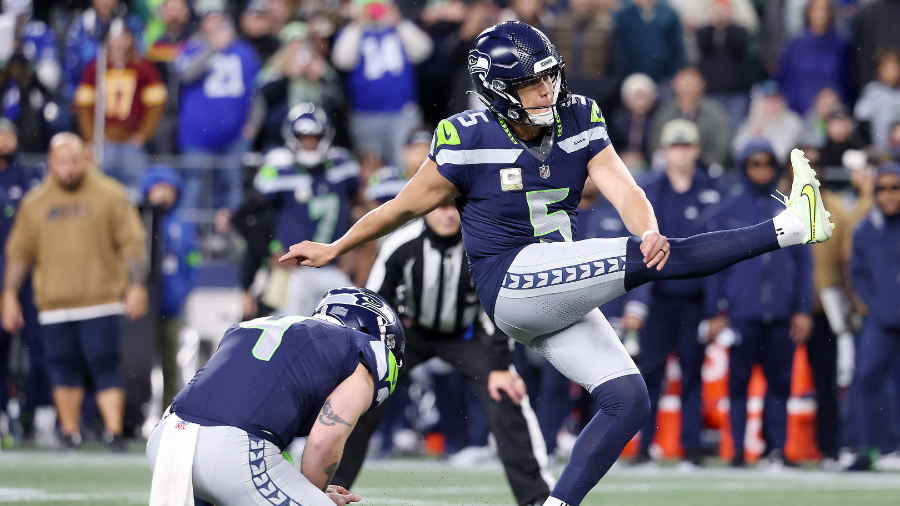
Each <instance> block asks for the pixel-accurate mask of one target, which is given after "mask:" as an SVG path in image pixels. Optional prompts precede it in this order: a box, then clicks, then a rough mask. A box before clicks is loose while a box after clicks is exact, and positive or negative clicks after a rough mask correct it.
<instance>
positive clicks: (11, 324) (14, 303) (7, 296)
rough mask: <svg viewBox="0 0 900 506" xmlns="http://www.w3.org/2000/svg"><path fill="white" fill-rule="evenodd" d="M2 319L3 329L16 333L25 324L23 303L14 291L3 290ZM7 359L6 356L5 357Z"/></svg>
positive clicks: (0, 316) (0, 319)
mask: <svg viewBox="0 0 900 506" xmlns="http://www.w3.org/2000/svg"><path fill="white" fill-rule="evenodd" d="M0 312H2V314H0V321H2V322H3V330H5V331H6V332H8V333H10V334H15V333H17V332H18V331H19V329H21V328H22V327H24V326H25V318H23V317H22V305H21V304H19V298H18V296H17V295H16V294H14V293H7V292H3V307H2V309H0ZM3 358H4V359H6V357H3Z"/></svg>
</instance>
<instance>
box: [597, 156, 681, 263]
mask: <svg viewBox="0 0 900 506" xmlns="http://www.w3.org/2000/svg"><path fill="white" fill-rule="evenodd" d="M587 169H588V174H589V175H590V177H591V181H593V182H594V184H595V185H597V188H598V189H599V190H600V193H602V194H603V196H604V197H606V198H607V199H608V200H609V201H610V202H611V203H612V205H613V206H614V207H615V208H616V211H618V212H619V216H621V217H622V221H623V222H624V223H625V227H627V228H628V231H629V232H631V233H632V234H634V235H635V236H637V237H640V238H641V241H642V242H641V253H643V254H644V263H645V264H647V267H648V268H649V267H653V266H656V268H657V270H661V269H662V268H663V266H664V265H665V264H666V258H667V256H668V254H669V242H668V240H667V239H666V238H665V237H664V236H662V235H660V234H659V224H658V223H657V222H656V215H655V214H654V213H653V206H652V205H650V201H649V200H647V196H646V195H645V194H644V190H642V189H641V187H640V186H638V185H637V183H636V182H635V181H634V177H632V175H631V172H629V171H628V167H626V166H625V163H623V162H622V159H621V158H619V155H618V154H617V153H616V150H615V149H613V147H612V145H609V146H607V147H605V148H604V149H603V151H600V152H599V153H597V155H596V156H594V157H593V158H591V161H589V162H588V166H587ZM647 231H650V233H649V234H647V233H646V232H647Z"/></svg>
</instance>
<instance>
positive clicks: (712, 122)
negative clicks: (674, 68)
mask: <svg viewBox="0 0 900 506" xmlns="http://www.w3.org/2000/svg"><path fill="white" fill-rule="evenodd" d="M672 90H673V91H674V92H675V99H674V100H671V101H670V102H669V103H667V104H664V105H662V106H661V107H660V108H659V111H657V113H656V115H655V117H654V120H653V130H652V135H651V138H650V149H651V150H652V151H656V148H657V147H659V144H660V142H659V141H660V135H661V133H662V127H663V125H665V124H666V123H668V122H669V121H671V120H673V119H677V118H681V119H686V120H689V121H692V122H693V123H694V124H696V125H697V129H698V130H699V131H700V159H701V160H703V162H704V163H705V164H707V165H712V164H715V163H717V164H719V165H725V163H727V162H728V160H729V158H730V156H729V152H728V140H729V132H730V129H729V127H728V114H727V113H726V112H725V109H723V108H722V106H721V105H719V103H718V102H715V101H713V100H711V99H710V98H708V97H706V96H705V93H706V82H705V81H704V79H703V74H701V73H700V71H699V70H698V69H697V67H686V68H683V69H681V70H680V71H679V72H678V74H676V75H675V77H674V78H673V79H672Z"/></svg>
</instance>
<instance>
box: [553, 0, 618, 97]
mask: <svg viewBox="0 0 900 506" xmlns="http://www.w3.org/2000/svg"><path fill="white" fill-rule="evenodd" d="M611 8H612V2H611V1H610V0H572V1H570V2H569V9H568V10H567V11H565V12H564V13H563V14H562V15H560V16H558V17H557V18H556V20H555V21H554V23H553V27H552V29H551V30H550V31H549V32H548V35H549V36H550V40H552V41H553V43H554V44H556V48H557V49H558V50H559V54H561V55H562V57H563V58H564V59H565V60H566V85H567V86H568V88H569V91H571V92H573V93H579V94H581V95H587V96H589V97H591V98H593V99H595V100H597V103H599V104H600V105H601V107H605V106H606V105H608V104H610V102H614V101H615V98H616V97H615V94H616V91H617V90H616V88H617V86H618V79H619V78H618V77H617V76H615V62H614V60H615V58H614V56H615V53H616V49H614V47H613V38H612V34H613V24H612V15H611V13H610V9H611Z"/></svg>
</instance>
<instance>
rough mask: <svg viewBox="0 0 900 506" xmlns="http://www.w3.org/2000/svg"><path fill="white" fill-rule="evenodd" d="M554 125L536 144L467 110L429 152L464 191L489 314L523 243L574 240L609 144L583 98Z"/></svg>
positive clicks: (471, 249) (445, 124)
mask: <svg viewBox="0 0 900 506" xmlns="http://www.w3.org/2000/svg"><path fill="white" fill-rule="evenodd" d="M548 128H551V129H552V131H551V132H549V133H548V134H547V135H546V136H545V137H547V136H549V137H550V139H546V138H545V139H544V141H543V143H542V144H541V145H540V146H536V147H532V146H528V145H525V144H524V143H523V142H522V141H521V140H520V139H518V138H516V137H515V136H514V135H513V134H512V131H511V130H510V129H509V125H508V124H507V123H506V122H505V121H504V120H503V119H502V118H500V117H499V116H495V115H493V114H492V113H490V112H489V111H487V110H482V111H465V112H462V113H460V114H457V115H455V116H452V117H450V118H448V119H445V120H443V121H441V123H440V124H439V125H438V127H437V129H436V131H435V134H434V138H433V139H432V142H431V151H430V152H429V154H428V157H429V158H430V159H431V160H433V161H434V162H435V163H436V164H437V168H438V172H440V173H441V175H442V176H444V177H445V178H447V180H449V181H450V182H451V183H453V184H454V185H455V186H456V187H457V188H458V189H459V192H460V193H461V194H462V195H461V196H460V197H459V198H457V199H456V207H457V209H459V213H460V218H461V220H462V233H463V242H464V244H465V248H466V254H467V256H468V258H469V270H470V273H471V275H472V279H473V281H474V282H475V288H476V290H477V291H478V296H479V298H480V299H481V303H482V305H483V306H484V308H485V310H486V311H487V313H488V315H491V317H493V309H494V308H493V306H494V301H495V299H496V297H497V293H498V291H499V290H500V285H501V283H502V282H503V278H504V277H505V275H506V271H507V269H508V268H509V265H510V264H511V263H512V261H513V259H514V258H515V256H516V254H518V252H519V251H520V250H521V249H522V248H524V247H525V246H527V245H529V244H533V243H537V242H559V241H573V240H575V238H576V237H577V230H576V224H577V222H576V220H577V214H578V211H577V207H578V203H579V201H580V200H581V192H582V190H583V188H584V182H585V180H586V179H587V177H588V172H587V164H588V161H590V160H591V158H593V157H594V156H595V155H596V154H597V153H599V152H600V151H602V150H603V149H605V148H606V147H607V146H608V145H609V144H610V142H609V135H608V134H607V131H606V123H605V121H604V119H603V116H602V114H601V113H600V108H599V107H598V106H597V103H596V102H594V101H593V100H591V99H588V98H586V97H583V96H581V95H573V96H572V99H571V100H570V101H569V102H568V103H567V105H566V106H564V107H562V108H560V109H559V110H558V111H557V113H556V121H555V122H554V125H553V126H552V127H548ZM537 141H538V142H541V141H540V139H538V140H537ZM551 142H552V144H550V143H551Z"/></svg>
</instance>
